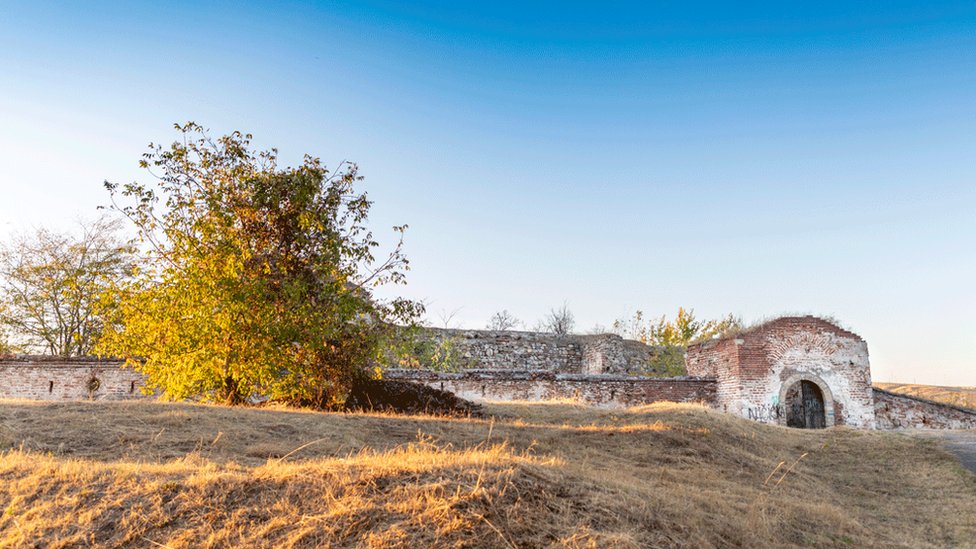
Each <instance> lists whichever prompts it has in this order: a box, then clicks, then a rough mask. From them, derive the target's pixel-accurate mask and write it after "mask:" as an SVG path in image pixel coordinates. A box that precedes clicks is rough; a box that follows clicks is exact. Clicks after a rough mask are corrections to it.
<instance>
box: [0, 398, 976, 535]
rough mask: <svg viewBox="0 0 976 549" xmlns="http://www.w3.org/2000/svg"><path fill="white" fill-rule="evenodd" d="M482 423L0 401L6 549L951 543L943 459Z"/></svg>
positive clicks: (887, 439) (651, 420)
mask: <svg viewBox="0 0 976 549" xmlns="http://www.w3.org/2000/svg"><path fill="white" fill-rule="evenodd" d="M487 409H488V411H489V412H490V413H493V414H494V415H495V417H494V418H493V419H457V418H438V417H429V416H409V417H404V416H393V415H383V414H323V413H315V412H304V411H294V410H285V409H233V408H224V407H218V406H199V405H186V404H164V403H146V402H141V403H135V402H133V403H57V404H43V403H36V402H25V401H2V402H0V447H2V448H4V449H5V451H4V453H3V455H2V457H0V508H2V509H3V511H2V515H0V547H77V546H105V547H119V546H131V547H226V546H242V547H254V546H258V547H260V546H267V547H320V546H374V547H387V546H402V547H428V546H475V547H477V546H484V547H512V546H517V547H539V546H553V545H555V546H573V547H607V546H617V547H654V546H673V547H727V546H738V547H777V546H783V547H786V546H820V547H834V546H841V547H843V546H851V547H892V546H896V547H898V546H900V547H946V546H967V545H970V546H972V545H974V544H976V476H974V475H972V474H971V473H968V472H965V471H964V470H963V469H962V468H961V467H960V466H959V465H958V464H957V463H956V462H955V461H954V459H953V458H952V457H950V456H949V455H948V454H946V453H945V452H943V451H942V450H940V449H939V448H938V447H937V445H936V443H934V442H931V441H925V440H920V439H915V438H911V437H908V436H904V435H898V434H891V433H872V432H858V431H852V430H849V429H842V428H838V429H831V430H826V431H819V432H804V431H797V430H790V429H785V428H780V427H768V426H762V425H758V424H755V423H751V422H748V421H745V420H741V419H737V418H733V417H731V416H727V415H724V414H720V413H717V412H713V411H709V410H705V409H703V408H700V407H696V406H692V405H677V404H658V405H651V406H644V407H639V408H632V409H628V410H617V411H607V410H595V409H592V408H587V407H584V406H578V405H573V404H570V403H541V404H539V403H532V404H530V403H508V404H501V403H496V404H492V405H489V406H487Z"/></svg>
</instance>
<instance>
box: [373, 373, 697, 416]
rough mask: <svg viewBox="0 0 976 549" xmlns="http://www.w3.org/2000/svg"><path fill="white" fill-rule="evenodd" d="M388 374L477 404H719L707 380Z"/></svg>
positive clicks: (585, 376) (576, 376)
mask: <svg viewBox="0 0 976 549" xmlns="http://www.w3.org/2000/svg"><path fill="white" fill-rule="evenodd" d="M384 375H385V377H386V378H388V379H397V380H403V381H413V382H418V383H423V384H425V385H428V386H430V387H433V388H435V389H441V390H443V391H450V392H452V393H454V394H456V395H457V396H459V397H461V398H465V399H468V400H475V401H478V400H481V401H484V400H529V401H538V400H554V399H571V400H578V401H580V402H584V403H587V404H591V405H594V406H598V407H602V408H622V407H627V406H638V405H641V404H649V403H652V402H662V401H670V402H704V403H705V404H707V405H709V406H712V405H714V399H715V381H714V380H711V379H702V378H660V379H651V378H637V377H627V376H616V375H605V374H604V375H593V374H559V373H555V372H548V371H531V372H529V371H520V372H519V371H504V370H493V371H490V370H469V371H466V372H463V373H438V372H430V371H427V370H387V371H386V373H385V374H384Z"/></svg>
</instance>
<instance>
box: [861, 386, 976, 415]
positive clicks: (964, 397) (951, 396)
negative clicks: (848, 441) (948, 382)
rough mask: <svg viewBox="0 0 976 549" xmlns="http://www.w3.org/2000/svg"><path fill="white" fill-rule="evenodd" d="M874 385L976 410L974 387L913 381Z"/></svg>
mask: <svg viewBox="0 0 976 549" xmlns="http://www.w3.org/2000/svg"><path fill="white" fill-rule="evenodd" d="M874 385H875V387H879V388H881V389H884V390H886V391H891V392H893V393H901V394H904V395H909V396H914V397H919V398H925V399H928V400H934V401H936V402H944V403H946V404H952V405H953V406H962V407H963V408H972V409H974V410H976V387H942V386H939V385H918V384H915V383H875V384H874Z"/></svg>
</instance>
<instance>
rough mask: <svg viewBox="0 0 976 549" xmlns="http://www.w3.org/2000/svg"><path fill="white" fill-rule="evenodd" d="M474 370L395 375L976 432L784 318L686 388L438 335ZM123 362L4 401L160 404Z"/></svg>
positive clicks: (713, 355) (469, 394)
mask: <svg viewBox="0 0 976 549" xmlns="http://www.w3.org/2000/svg"><path fill="white" fill-rule="evenodd" d="M434 337H435V338H451V339H452V341H453V342H455V343H456V344H457V346H458V349H459V350H460V353H461V354H462V355H463V358H464V359H465V364H466V365H467V367H465V368H464V369H463V370H462V371H460V372H454V373H443V372H432V371H429V370H387V372H386V376H387V377H389V378H395V379H402V380H408V381H415V382H418V383H424V384H426V385H429V386H431V387H434V388H438V389H442V390H445V391H451V392H453V393H455V394H457V395H458V396H461V397H462V398H467V399H471V400H550V399H572V400H575V401H580V402H585V403H589V404H592V405H594V406H601V407H623V406H634V405H640V404H647V403H651V402H658V401H672V402H701V403H704V404H705V405H707V406H710V407H713V408H716V409H719V410H723V411H726V412H728V413H731V414H736V415H740V416H742V417H745V418H748V419H752V420H754V421H760V422H763V423H770V424H777V425H784V426H790V427H804V428H823V427H831V426H834V425H846V426H850V427H856V428H865V429H871V428H878V429H903V428H949V429H976V411H973V410H968V409H965V408H958V407H954V406H949V405H945V404H941V403H936V402H931V401H927V400H923V399H919V398H914V397H908V396H904V395H898V394H895V393H890V392H888V391H883V390H880V389H876V388H873V387H872V385H871V368H870V363H869V361H868V349H867V343H866V342H865V341H864V340H863V339H862V338H861V337H859V336H858V335H857V334H854V333H852V332H850V331H847V330H844V329H842V328H840V327H838V326H837V325H835V324H833V323H831V322H828V321H826V320H823V319H820V318H816V317H811V316H805V317H784V318H778V319H776V320H773V321H770V322H767V323H765V324H762V325H760V326H757V327H755V328H753V329H750V330H747V331H744V332H741V333H738V334H735V335H731V336H728V337H725V338H721V339H716V340H712V341H708V342H705V343H701V344H698V345H693V346H691V347H690V348H689V349H688V350H687V353H686V355H685V362H686V369H687V373H688V374H689V375H688V376H685V377H672V378H662V377H648V374H651V375H653V374H654V373H655V372H654V368H653V367H648V364H649V362H650V361H652V359H653V358H654V357H655V356H656V354H657V353H658V352H659V351H660V349H658V348H654V347H648V346H646V345H643V344H641V343H639V342H636V341H628V340H625V339H622V338H620V337H619V336H615V335H599V336H562V337H559V336H553V335H548V334H538V333H532V332H490V331H478V330H447V331H445V330H438V331H435V332H434ZM119 366H120V362H119V361H112V360H107V361H100V360H93V359H58V358H52V357H12V358H0V397H2V398H30V399H43V400H64V399H92V400H105V399H129V398H151V396H150V397H146V395H144V394H143V393H142V392H141V390H140V389H141V387H142V385H143V383H144V378H143V376H142V375H141V374H139V373H138V372H135V371H133V370H130V369H123V368H120V367H119Z"/></svg>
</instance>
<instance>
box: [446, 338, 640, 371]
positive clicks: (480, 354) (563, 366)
mask: <svg viewBox="0 0 976 549" xmlns="http://www.w3.org/2000/svg"><path fill="white" fill-rule="evenodd" d="M429 331H430V333H431V334H432V336H433V337H434V338H436V339H444V338H450V339H451V340H453V341H454V342H455V344H456V345H457V348H458V350H459V352H460V355H461V357H462V358H463V359H464V361H465V362H468V363H470V364H471V367H472V369H491V370H546V371H552V372H559V373H576V374H626V373H646V372H647V371H648V368H649V366H650V364H651V357H652V356H653V354H654V353H655V352H656V351H657V349H656V348H655V347H651V346H648V345H644V344H643V343H641V342H639V341H631V340H625V339H623V338H621V337H620V336H618V335H615V334H600V335H565V336H556V335H553V334H543V333H538V332H515V331H490V330H445V329H439V328H431V329H429Z"/></svg>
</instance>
